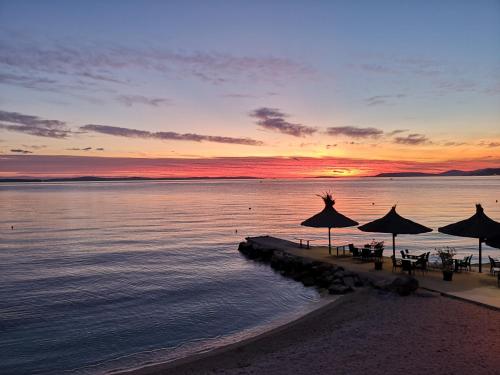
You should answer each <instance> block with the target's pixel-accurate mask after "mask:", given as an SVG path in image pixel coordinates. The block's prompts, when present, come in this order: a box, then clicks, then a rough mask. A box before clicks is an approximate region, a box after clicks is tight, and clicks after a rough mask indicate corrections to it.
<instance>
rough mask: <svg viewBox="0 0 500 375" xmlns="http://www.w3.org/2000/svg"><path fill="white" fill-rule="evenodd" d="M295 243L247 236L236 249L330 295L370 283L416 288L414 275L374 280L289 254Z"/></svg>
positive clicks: (398, 289)
mask: <svg viewBox="0 0 500 375" xmlns="http://www.w3.org/2000/svg"><path fill="white" fill-rule="evenodd" d="M296 247H297V244H295V243H293V242H290V241H286V240H283V239H280V238H276V237H270V236H260V237H247V238H246V241H244V242H241V243H240V244H239V247H238V250H239V251H240V252H241V253H242V254H243V255H245V256H246V257H247V258H249V259H252V260H254V261H259V262H264V263H268V264H269V265H270V266H271V267H272V268H273V269H274V270H276V271H277V272H279V273H281V274H282V275H283V276H286V277H290V278H292V279H294V280H296V281H300V282H302V283H303V284H304V285H305V286H316V287H317V288H318V289H320V290H321V289H323V290H328V292H329V293H330V294H345V293H349V292H352V291H354V290H355V289H356V288H360V287H363V286H371V287H374V288H377V289H384V290H388V291H392V292H397V293H398V294H400V295H409V294H410V293H411V292H413V291H415V290H416V289H417V288H418V281H417V280H416V279H414V278H413V277H409V276H405V275H402V276H399V277H397V278H395V279H393V280H380V279H378V280H373V279H370V278H369V277H366V276H360V275H359V274H358V273H355V272H352V271H349V270H347V269H345V268H344V267H341V266H339V265H336V264H334V263H330V262H323V261H319V260H313V259H310V258H307V257H303V256H299V255H296V254H292V253H291V252H290V251H287V249H289V248H296Z"/></svg>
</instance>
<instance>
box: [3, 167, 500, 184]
mask: <svg viewBox="0 0 500 375" xmlns="http://www.w3.org/2000/svg"><path fill="white" fill-rule="evenodd" d="M484 176H500V168H485V169H476V170H472V171H461V170H449V171H446V172H441V173H425V172H388V173H379V174H377V175H374V176H313V177H305V178H308V179H321V178H325V179H337V178H354V177H356V178H373V177H376V178H378V177H388V178H394V177H484ZM276 179H279V178H275V177H256V176H234V177H224V176H219V177H200V176H194V177H141V176H132V177H99V176H79V177H59V178H57V177H56V178H33V177H24V178H21V177H18V178H15V177H12V178H0V183H13V182H113V181H197V180H276ZM285 179H286V178H285Z"/></svg>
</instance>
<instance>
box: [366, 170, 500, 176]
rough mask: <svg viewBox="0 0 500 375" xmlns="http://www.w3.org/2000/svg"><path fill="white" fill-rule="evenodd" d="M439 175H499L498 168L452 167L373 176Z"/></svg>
mask: <svg viewBox="0 0 500 375" xmlns="http://www.w3.org/2000/svg"><path fill="white" fill-rule="evenodd" d="M440 176H455V177H456V176H500V168H484V169H476V170H473V171H461V170H458V169H452V170H449V171H446V172H441V173H424V172H394V173H380V174H378V175H376V176H374V177H440Z"/></svg>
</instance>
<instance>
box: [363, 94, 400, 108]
mask: <svg viewBox="0 0 500 375" xmlns="http://www.w3.org/2000/svg"><path fill="white" fill-rule="evenodd" d="M405 97H406V95H405V94H395V95H375V96H370V97H369V98H366V99H365V103H366V105H368V106H375V105H380V104H389V103H390V101H391V100H392V99H402V98H405Z"/></svg>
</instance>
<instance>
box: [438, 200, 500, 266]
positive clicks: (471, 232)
mask: <svg viewBox="0 0 500 375" xmlns="http://www.w3.org/2000/svg"><path fill="white" fill-rule="evenodd" d="M438 231H439V232H441V233H445V234H450V235H452V236H459V237H471V238H477V239H479V272H482V267H481V263H482V246H481V244H482V243H483V242H484V241H486V240H488V239H490V238H495V237H498V236H500V223H499V222H497V221H495V220H493V219H491V218H489V217H488V216H487V215H486V214H485V213H484V209H483V207H481V205H480V204H476V213H475V214H474V215H472V216H471V217H470V218H468V219H465V220H462V221H458V222H456V223H453V224H449V225H446V226H445V227H442V228H438Z"/></svg>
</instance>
